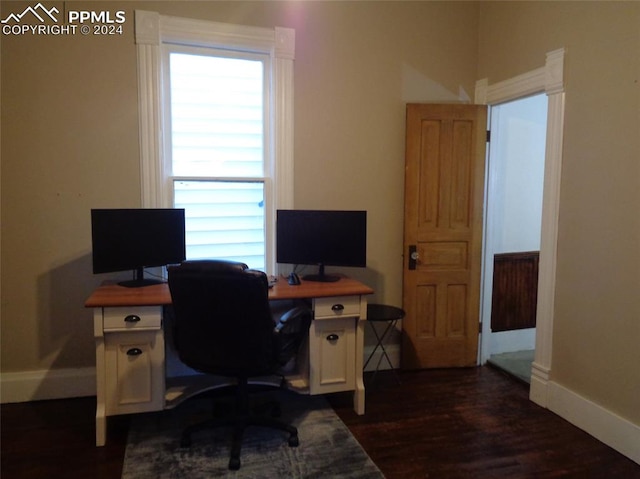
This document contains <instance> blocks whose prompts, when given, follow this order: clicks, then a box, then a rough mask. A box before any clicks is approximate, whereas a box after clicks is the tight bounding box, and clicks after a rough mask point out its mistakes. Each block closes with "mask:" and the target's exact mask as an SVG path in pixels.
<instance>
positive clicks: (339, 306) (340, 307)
mask: <svg viewBox="0 0 640 479" xmlns="http://www.w3.org/2000/svg"><path fill="white" fill-rule="evenodd" d="M342 310H344V306H343V305H342V304H339V303H338V304H334V305H333V306H331V311H333V312H335V313H338V312H340V311H342Z"/></svg>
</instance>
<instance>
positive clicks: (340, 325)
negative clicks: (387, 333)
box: [309, 318, 356, 394]
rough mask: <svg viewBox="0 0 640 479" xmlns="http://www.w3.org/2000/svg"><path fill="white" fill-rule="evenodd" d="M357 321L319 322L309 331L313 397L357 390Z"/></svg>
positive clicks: (318, 320)
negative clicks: (355, 366) (355, 365)
mask: <svg viewBox="0 0 640 479" xmlns="http://www.w3.org/2000/svg"><path fill="white" fill-rule="evenodd" d="M355 328H356V319H355V318H344V319H316V320H314V321H312V323H311V330H310V335H309V338H310V344H309V354H310V371H309V376H310V377H309V383H310V384H309V387H310V392H311V394H325V393H332V392H337V391H350V390H353V389H354V388H355V368H354V364H355V349H356V331H355Z"/></svg>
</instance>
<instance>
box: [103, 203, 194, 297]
mask: <svg viewBox="0 0 640 479" xmlns="http://www.w3.org/2000/svg"><path fill="white" fill-rule="evenodd" d="M91 237H92V244H93V272H94V274H95V273H109V272H113V271H125V270H133V271H135V273H136V277H135V279H134V280H132V281H127V282H122V283H121V284H122V285H123V286H130V287H135V286H146V285H148V284H153V283H157V282H158V281H154V280H146V279H144V277H143V275H144V268H145V267H152V266H165V265H167V264H175V263H180V262H181V261H184V259H185V257H186V254H185V224H184V210H183V209H149V208H143V209H93V210H91Z"/></svg>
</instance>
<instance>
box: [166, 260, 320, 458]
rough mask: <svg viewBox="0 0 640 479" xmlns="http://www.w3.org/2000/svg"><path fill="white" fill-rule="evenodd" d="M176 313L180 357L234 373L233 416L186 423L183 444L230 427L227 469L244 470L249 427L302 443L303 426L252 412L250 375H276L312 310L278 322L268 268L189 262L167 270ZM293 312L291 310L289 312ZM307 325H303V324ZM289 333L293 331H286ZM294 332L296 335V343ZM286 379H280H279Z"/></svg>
mask: <svg viewBox="0 0 640 479" xmlns="http://www.w3.org/2000/svg"><path fill="white" fill-rule="evenodd" d="M168 273H169V289H170V291H171V297H172V303H173V308H174V314H175V325H174V335H175V337H174V342H175V346H176V349H177V351H178V354H179V357H180V359H181V361H182V362H184V363H185V364H186V365H187V366H189V367H191V368H193V369H196V370H198V371H200V372H203V373H208V374H214V375H220V376H225V377H232V378H235V380H236V382H237V385H236V390H235V393H236V402H235V406H236V411H235V414H234V415H233V417H222V418H211V419H209V420H207V421H205V422H203V423H199V424H194V425H192V426H189V427H188V428H186V429H185V430H184V431H183V433H182V437H181V445H182V446H183V447H189V446H190V445H191V434H192V433H194V432H196V431H199V430H202V429H205V428H211V427H218V426H233V429H234V431H233V439H232V446H231V456H230V460H229V469H239V468H240V449H241V446H242V436H243V434H244V430H245V428H246V427H247V426H251V425H255V426H264V427H270V428H276V429H280V430H282V431H285V432H287V433H289V440H288V441H289V446H291V447H296V446H298V443H299V441H298V431H297V429H296V428H295V427H293V426H291V425H289V424H285V423H284V422H282V421H279V420H277V419H275V418H273V417H267V416H264V415H255V414H252V413H251V411H250V408H249V378H254V377H258V376H266V375H273V374H277V370H278V368H279V367H281V366H283V365H284V364H286V363H287V362H288V361H289V360H290V359H291V357H292V356H293V355H295V354H296V352H297V349H298V348H299V346H300V343H301V341H302V338H303V337H304V336H305V335H306V334H308V329H309V325H310V322H311V312H310V311H309V310H305V309H303V308H298V309H296V310H295V311H293V316H295V318H293V319H289V320H288V321H287V319H288V318H287V317H283V319H284V321H283V322H281V323H280V324H278V325H276V324H275V322H274V320H273V318H272V315H271V310H270V307H269V301H268V281H267V277H266V275H265V274H264V273H262V272H260V271H253V270H250V269H247V266H246V265H245V264H243V263H235V262H227V261H217V260H204V261H185V262H184V263H182V264H181V265H179V266H172V267H169V269H168ZM285 316H288V317H289V318H291V316H292V315H291V314H288V315H287V314H285ZM305 328H306V329H305ZM287 331H289V332H290V333H291V334H287ZM291 337H297V338H298V340H297V341H294V342H293V343H296V344H293V343H292V341H291ZM283 383H284V381H282V382H281V385H282V384H283Z"/></svg>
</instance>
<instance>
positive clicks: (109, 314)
mask: <svg viewBox="0 0 640 479" xmlns="http://www.w3.org/2000/svg"><path fill="white" fill-rule="evenodd" d="M102 311H103V320H104V323H103V327H104V330H105V331H131V330H154V329H160V328H161V327H162V307H161V306H133V307H125V308H103V310H102Z"/></svg>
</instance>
